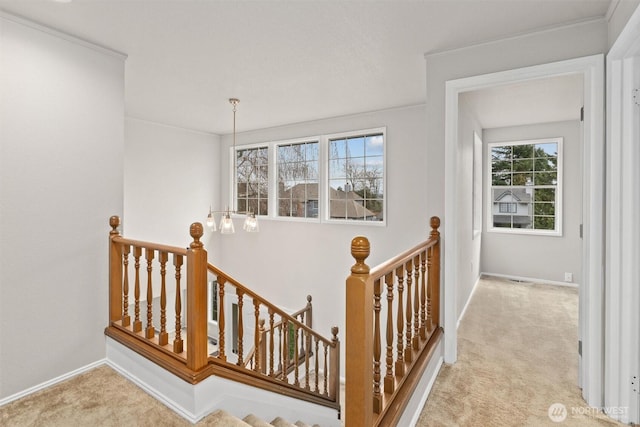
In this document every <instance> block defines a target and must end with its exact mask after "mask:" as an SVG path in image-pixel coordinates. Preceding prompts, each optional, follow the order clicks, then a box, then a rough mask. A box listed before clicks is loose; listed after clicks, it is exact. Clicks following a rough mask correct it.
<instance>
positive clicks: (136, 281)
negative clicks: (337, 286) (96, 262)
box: [105, 216, 340, 410]
mask: <svg viewBox="0 0 640 427" xmlns="http://www.w3.org/2000/svg"><path fill="white" fill-rule="evenodd" d="M109 224H110V226H111V231H110V233H109V259H110V260H109V263H110V273H109V325H108V326H107V328H106V329H105V334H106V335H107V336H109V337H111V338H113V339H114V340H116V341H118V342H120V343H121V344H123V345H125V346H127V347H129V348H130V349H132V350H133V351H135V352H137V353H139V354H140V355H142V356H144V357H146V358H147V359H149V360H151V361H152V362H154V363H156V364H158V365H160V366H161V367H163V368H164V369H166V370H168V371H169V372H171V373H173V374H175V375H176V376H178V377H180V378H181V379H183V380H185V381H187V382H189V383H191V384H196V383H198V382H200V381H202V380H204V379H206V378H207V377H209V376H211V375H216V376H220V377H223V378H227V379H231V380H234V381H239V382H242V383H245V384H249V385H252V386H255V387H259V388H262V389H266V390H270V391H275V392H278V393H280V394H285V395H288V396H291V397H295V398H298V399H303V400H306V401H309V402H313V403H317V404H321V405H324V406H328V407H331V408H334V409H337V410H339V409H340V404H339V398H340V391H339V390H340V388H339V378H340V342H339V340H338V336H337V335H338V328H337V327H334V328H332V330H331V332H332V337H331V338H325V337H323V336H321V335H320V334H318V333H317V332H316V331H314V330H313V329H311V326H312V325H311V314H312V308H311V298H310V297H308V300H307V301H308V303H307V306H306V307H305V308H304V309H302V310H300V311H299V312H297V313H294V314H293V315H289V314H287V313H286V312H284V311H283V310H282V309H280V308H279V307H277V306H276V305H274V304H272V303H270V302H269V301H267V300H266V299H264V298H263V297H261V296H259V295H258V294H256V293H255V292H253V291H251V290H250V289H248V288H247V287H245V286H244V285H242V284H241V283H239V282H238V281H236V280H235V279H233V278H232V277H230V276H228V275H227V274H225V273H224V272H222V271H221V270H219V269H218V268H216V267H215V266H213V265H211V264H208V262H207V252H206V250H205V249H204V247H203V244H202V242H201V241H200V238H201V237H202V235H203V227H202V224H200V223H194V224H192V225H191V227H190V234H191V237H192V239H193V241H192V242H191V244H190V245H189V247H188V248H186V249H184V248H179V247H173V246H167V245H162V244H157V243H150V242H143V241H139V240H133V239H127V238H124V237H122V236H121V235H120V233H119V231H118V227H119V225H120V218H118V217H117V216H113V217H111V218H110V220H109ZM145 271H146V274H145ZM208 274H213V275H215V276H216V278H217V281H218V301H219V307H218V323H219V336H218V337H217V342H216V344H217V351H215V352H213V356H212V355H210V353H212V351H211V349H210V347H209V346H210V342H209V337H208V331H207V326H208V320H207V314H208V307H207V293H208V289H207V286H208V285H207V279H208ZM185 276H186V277H185ZM185 291H186V301H183V293H184V292H185ZM232 295H233V297H234V302H235V304H237V307H238V310H237V311H238V313H237V320H236V321H237V323H236V324H235V328H236V330H237V333H238V337H237V341H236V347H237V352H236V353H235V354H234V353H232V352H230V351H227V346H228V343H229V341H230V340H226V336H225V324H227V325H230V324H231V323H232V322H231V321H230V320H229V317H230V315H231V313H228V314H225V303H224V301H225V296H226V297H228V298H230V297H231V296H232ZM261 316H263V317H264V318H261ZM265 324H266V326H265ZM245 327H246V329H247V330H250V329H251V327H253V336H252V337H249V336H247V337H245V336H244V330H245ZM245 340H246V344H247V345H246V347H247V348H248V347H250V346H251V345H253V347H254V348H256V349H259V351H255V352H254V354H253V356H251V359H253V361H252V364H251V366H250V367H247V366H246V365H245V363H244V358H245V357H244V355H243V350H244V348H245ZM289 350H290V351H289ZM283 367H288V368H286V369H283Z"/></svg>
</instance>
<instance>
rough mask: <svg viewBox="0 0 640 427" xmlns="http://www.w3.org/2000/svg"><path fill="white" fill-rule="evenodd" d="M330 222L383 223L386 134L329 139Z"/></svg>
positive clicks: (376, 133)
mask: <svg viewBox="0 0 640 427" xmlns="http://www.w3.org/2000/svg"><path fill="white" fill-rule="evenodd" d="M328 166H329V177H328V178H329V180H328V182H329V186H328V199H329V209H328V211H329V213H328V217H329V219H342V220H355V221H382V220H383V219H384V133H382V132H375V133H370V134H355V135H351V136H339V137H335V136H334V137H330V138H329V143H328Z"/></svg>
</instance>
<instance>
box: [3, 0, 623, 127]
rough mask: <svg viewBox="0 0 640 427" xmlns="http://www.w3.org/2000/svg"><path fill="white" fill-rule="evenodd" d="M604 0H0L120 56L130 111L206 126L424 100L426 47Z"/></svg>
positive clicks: (581, 16) (558, 21)
mask: <svg viewBox="0 0 640 427" xmlns="http://www.w3.org/2000/svg"><path fill="white" fill-rule="evenodd" d="M609 3H610V0H553V1H550V0H468V1H462V0H446V1H437V0H431V1H404V0H396V1H269V0H265V1H203V0H201V1H190V0H179V1H178V0H176V1H151V0H138V1H126V0H120V1H113V0H108V1H107V0H103V1H96V0H93V1H90V0H84V1H83V0H75V1H73V2H71V3H56V2H53V1H33V0H14V1H0V9H2V10H3V11H4V12H6V13H11V14H15V15H18V16H22V17H25V18H27V19H30V20H33V21H35V22H37V23H40V24H43V25H47V26H50V27H53V28H55V29H59V30H61V31H64V32H66V33H69V34H72V35H76V36H78V37H81V38H83V39H86V40H89V41H92V42H95V43H98V44H101V45H103V46H106V47H109V48H111V49H114V50H117V51H120V52H123V53H126V54H127V55H128V59H127V62H126V74H125V76H126V77H125V79H126V80H125V85H126V86H125V87H126V93H125V101H126V112H127V115H129V116H131V117H136V118H140V119H144V120H150V121H155V122H160V123H164V124H168V125H174V126H180V127H185V128H190V129H195V130H201V131H206V132H213V133H219V134H224V133H229V132H230V130H231V119H232V115H231V106H230V105H229V103H228V102H227V99H228V98H230V97H237V98H240V100H241V103H240V105H239V107H238V129H239V131H242V130H249V129H258V128H265V127H271V126H277V125H283V124H288V123H295V122H301V121H308V120H315V119H322V118H328V117H335V116H340V115H345V114H351V113H359V112H365V111H374V110H380V109H385V108H392V107H398V106H406V105H414V104H421V103H424V101H425V61H424V54H425V53H427V52H433V51H440V50H445V49H450V48H455V47H461V46H465V45H470V44H475V43H478V42H481V41H488V40H494V39H497V38H501V37H504V36H508V35H515V34H520V33H526V32H530V31H534V30H536V29H541V28H548V27H553V26H559V25H564V24H567V23H573V22H579V21H584V20H589V19H597V18H602V17H604V16H605V14H606V12H607V9H608V7H609Z"/></svg>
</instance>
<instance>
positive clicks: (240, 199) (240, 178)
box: [236, 146, 269, 215]
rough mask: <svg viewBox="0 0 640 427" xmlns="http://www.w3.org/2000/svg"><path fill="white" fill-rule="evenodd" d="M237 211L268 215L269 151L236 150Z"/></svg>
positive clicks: (266, 149) (261, 149) (260, 148)
mask: <svg viewBox="0 0 640 427" xmlns="http://www.w3.org/2000/svg"><path fill="white" fill-rule="evenodd" d="M236 171H237V175H236V184H237V188H236V195H237V196H236V197H237V204H236V210H237V211H238V212H253V213H255V214H256V215H267V213H268V210H269V149H268V147H267V146H261V147H254V148H242V149H240V148H239V149H237V150H236Z"/></svg>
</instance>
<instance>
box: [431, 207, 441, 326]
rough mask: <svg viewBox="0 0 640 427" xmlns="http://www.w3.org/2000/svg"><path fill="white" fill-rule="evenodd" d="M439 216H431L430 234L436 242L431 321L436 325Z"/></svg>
mask: <svg viewBox="0 0 640 427" xmlns="http://www.w3.org/2000/svg"><path fill="white" fill-rule="evenodd" d="M439 227H440V218H438V217H437V216H432V217H431V235H430V237H431V238H432V239H436V244H435V245H434V246H433V267H434V268H433V284H432V287H433V289H432V291H433V302H432V305H433V307H432V309H433V321H434V323H435V325H436V326H439V325H440V232H439V231H438V228H439Z"/></svg>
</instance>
